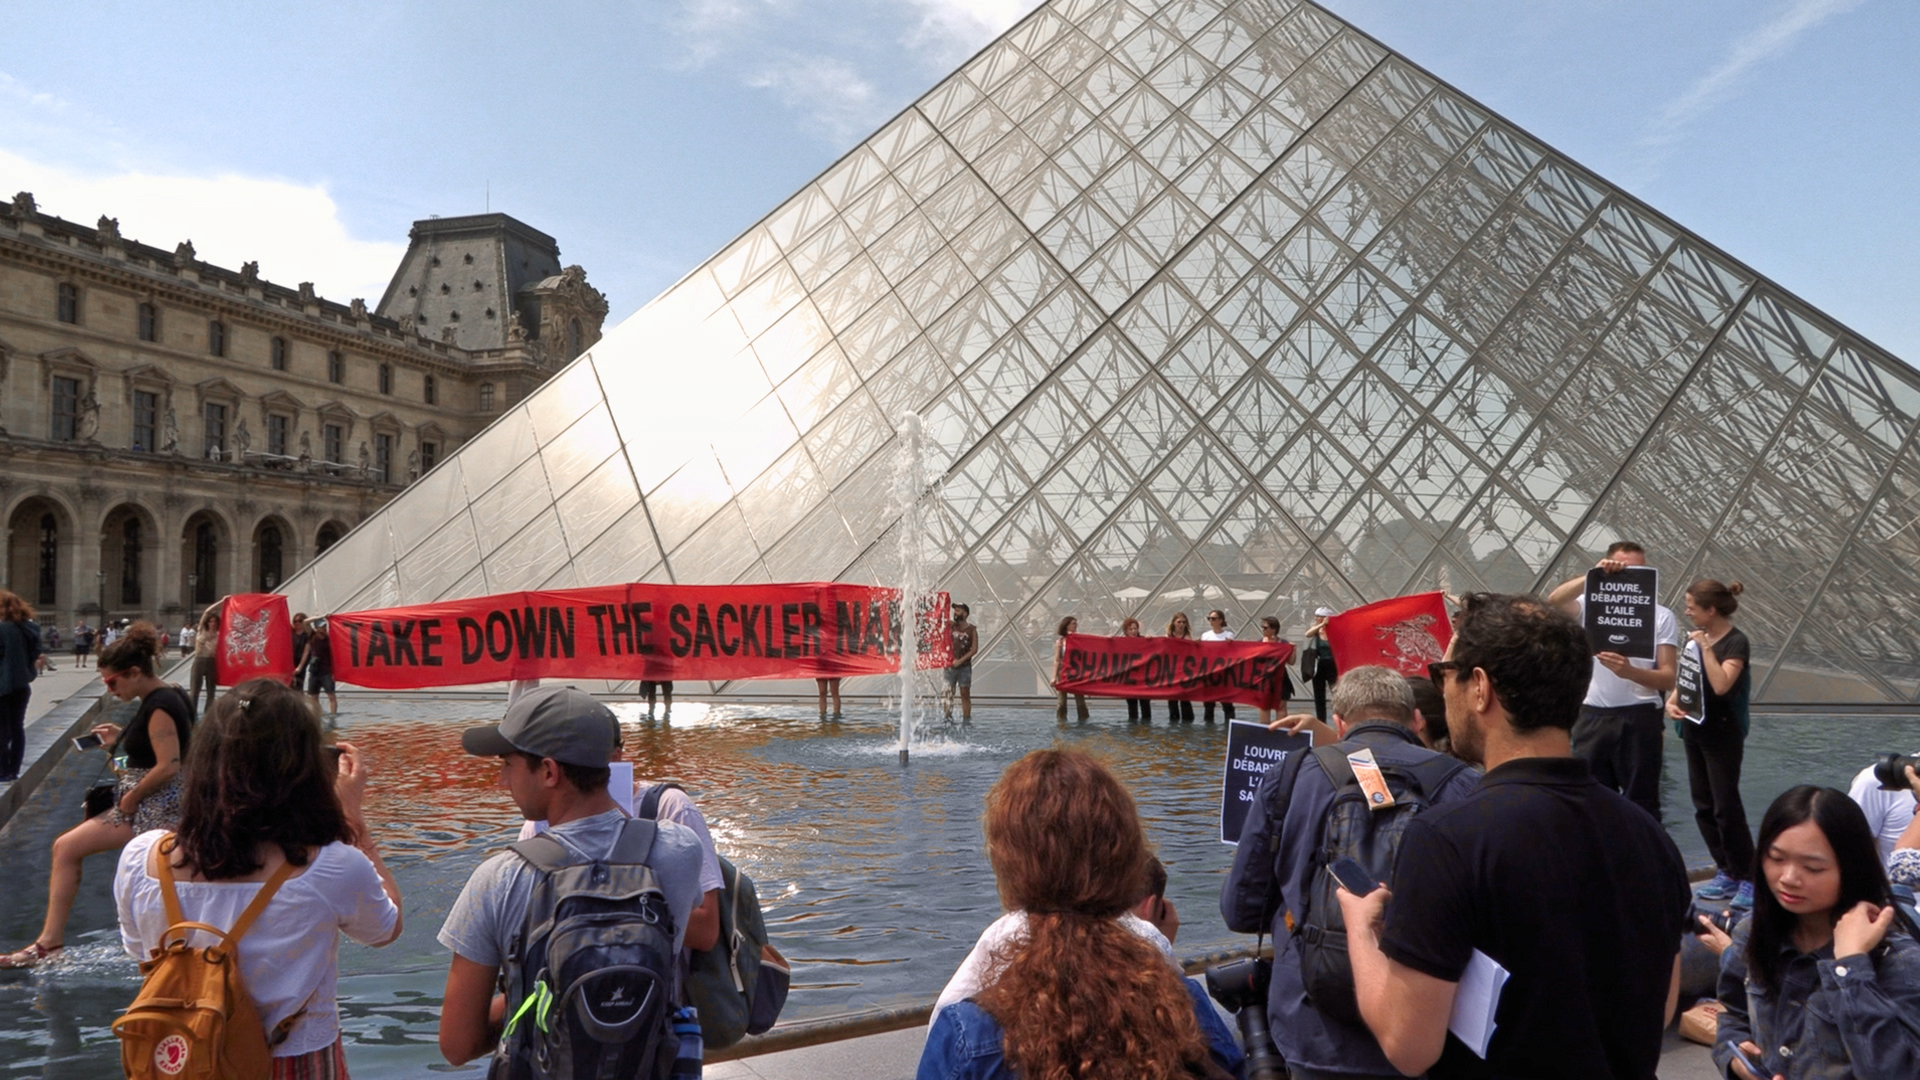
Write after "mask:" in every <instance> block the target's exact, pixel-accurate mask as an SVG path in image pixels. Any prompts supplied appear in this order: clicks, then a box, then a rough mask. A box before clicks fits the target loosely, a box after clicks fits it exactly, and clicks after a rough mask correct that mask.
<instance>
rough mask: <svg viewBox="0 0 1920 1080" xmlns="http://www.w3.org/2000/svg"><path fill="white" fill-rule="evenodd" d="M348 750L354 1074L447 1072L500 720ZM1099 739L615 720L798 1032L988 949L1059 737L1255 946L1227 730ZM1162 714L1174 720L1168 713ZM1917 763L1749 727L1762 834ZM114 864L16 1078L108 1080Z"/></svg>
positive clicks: (9, 1011) (1048, 719) (38, 801)
mask: <svg viewBox="0 0 1920 1080" xmlns="http://www.w3.org/2000/svg"><path fill="white" fill-rule="evenodd" d="M343 704H345V705H346V706H347V710H348V711H347V712H346V713H344V714H343V715H342V716H341V725H340V726H341V733H342V735H343V737H345V738H349V739H351V740H353V741H354V742H355V743H356V744H358V745H359V746H361V747H362V748H363V749H364V750H365V751H366V752H367V754H368V756H369V758H370V760H371V763H372V767H373V769H374V770H375V777H374V784H373V788H372V791H371V796H370V801H369V808H368V809H369V817H370V819H371V820H372V821H373V823H374V828H375V829H376V830H378V833H379V836H380V839H381V842H382V846H383V850H384V851H385V852H386V855H387V858H388V861H389V862H390V863H391V865H392V867H393V870H394V873H395V875H396V877H397V878H398V879H399V883H400V888H401V890H402V892H403V894H404V896H405V898H406V930H405V933H404V934H403V935H402V936H401V938H400V940H399V941H397V942H395V943H394V944H393V945H390V946H388V947H387V948H385V949H377V950H376V949H366V948H362V947H360V946H358V945H354V944H352V943H346V944H343V945H342V947H341V951H340V968H341V980H340V992H341V995H342V1001H341V1016H342V1021H343V1023H344V1025H345V1028H346V1037H347V1041H348V1050H347V1054H348V1059H349V1063H350V1066H351V1069H352V1072H353V1075H354V1076H355V1077H356V1078H362V1080H364V1078H369V1077H398V1076H416V1075H419V1073H420V1072H421V1071H422V1070H424V1069H428V1068H433V1069H434V1071H436V1072H444V1073H450V1074H453V1075H459V1076H476V1077H477V1076H481V1075H483V1074H484V1070H483V1069H482V1068H481V1067H480V1066H478V1065H476V1066H471V1067H468V1068H466V1069H451V1068H448V1067H447V1066H445V1065H444V1064H441V1063H440V1057H439V1053H438V1051H437V1050H436V1048H435V1045H434V1038H435V1025H436V1023H437V1019H438V1014H439V1001H440V993H441V989H442V986H443V984H444V981H445V977H446V967H447V954H446V953H445V951H444V950H442V949H441V948H440V946H439V945H438V943H437V942H435V940H434V935H435V933H436V932H437V931H438V930H439V927H440V923H441V920H442V919H443V918H444V917H445V915H446V911H447V907H448V905H449V904H450V903H451V902H452V900H453V898H454V896H455V895H456V894H457V893H458V892H459V890H460V886H461V885H462V884H463V883H464V882H465V881H466V878H467V875H468V874H469V873H470V872H471V871H472V870H473V868H474V867H475V866H476V865H478V864H479V862H480V861H481V860H482V859H483V858H485V857H486V856H487V855H488V854H489V853H491V852H493V851H496V850H498V849H500V848H501V847H502V846H503V845H504V844H505V843H507V842H508V841H509V840H510V839H511V838H512V836H513V834H514V832H515V830H516V829H517V828H518V825H519V821H518V817H517V815H516V814H515V812H514V810H513V805H512V803H511V802H510V801H509V800H508V798H507V795H506V793H505V792H504V791H500V790H497V789H496V788H494V786H493V780H494V775H495V772H496V769H495V768H494V767H493V765H492V763H490V762H488V761H482V760H479V759H476V758H470V757H468V756H466V755H465V754H462V753H461V752H460V750H459V744H458V735H459V730H460V728H461V727H463V726H464V725H467V724H472V723H480V722H486V721H491V720H496V719H498V717H499V714H500V710H501V704H500V702H499V701H498V700H496V699H486V698H480V697H474V696H429V695H424V694H422V695H390V696H385V697H380V698H368V697H362V696H360V695H350V696H348V698H347V700H346V701H345V702H343ZM1094 706H1095V714H1094V719H1093V721H1092V722H1091V723H1088V724H1082V725H1069V726H1065V727H1062V726H1059V725H1057V724H1056V723H1055V722H1054V720H1053V716H1052V713H1051V711H1050V710H1047V709H1040V708H1010V707H1000V708H983V709H980V710H978V711H977V713H976V715H975V719H974V723H973V725H972V726H971V727H970V728H966V729H964V730H959V731H956V732H954V733H953V735H952V736H951V737H950V738H948V739H946V740H944V741H941V742H938V743H936V744H934V745H929V746H924V747H921V748H918V749H916V750H915V752H914V756H913V763H912V765H910V766H908V767H907V768H904V769H903V768H901V767H900V766H899V764H898V762H897V757H896V745H897V743H896V740H897V734H896V729H895V724H896V722H897V713H895V712H892V711H889V710H888V709H886V708H883V707H882V706H880V705H871V706H864V707H863V706H855V707H854V708H853V709H852V711H851V712H850V714H849V718H848V719H847V720H845V721H843V722H840V723H832V724H822V723H820V722H819V721H818V720H817V719H816V718H815V715H814V712H813V710H812V708H811V707H801V706H785V707H781V706H738V705H727V706H714V707H707V706H704V705H702V704H700V703H698V702H688V701H682V702H680V703H678V705H677V707H676V708H675V710H674V714H673V720H672V722H671V723H662V722H659V721H649V720H646V719H645V718H644V717H643V715H642V710H641V708H640V707H638V706H635V705H631V704H626V703H619V704H616V706H615V708H616V711H618V712H619V714H620V715H621V717H622V720H623V722H624V726H625V730H626V749H627V756H628V757H629V758H630V759H632V760H633V761H635V762H636V770H637V771H638V773H639V774H640V775H642V776H653V777H673V778H677V779H679V780H681V781H682V782H683V783H685V785H686V786H687V787H688V789H689V790H690V791H691V792H692V793H693V794H694V797H695V798H696V799H697V800H698V801H699V803H700V805H701V808H702V809H703V810H704V811H705V813H706V814H707V817H708V820H709V822H710V823H711V824H712V826H713V833H714V837H715V839H716V841H717V842H718V843H719V845H720V847H721V848H722V850H723V851H725V852H726V853H727V854H728V855H729V856H730V857H731V858H732V859H733V860H734V861H735V862H737V863H739V864H740V866H741V867H742V868H743V869H744V870H745V871H746V872H747V873H749V874H750V875H752V876H753V878H754V879H755V881H756V882H757V883H758V885H759V888H760V896H761V899H762V903H763V905H764V907H765V909H766V914H767V922H768V924H769V926H770V928H771V930H772V932H773V935H774V938H775V943H776V944H777V945H778V946H779V948H780V949H781V951H783V952H784V953H786V954H787V956H788V957H790V958H792V960H793V961H794V988H793V995H792V997H791V998H790V1000H789V1002H788V1005H787V1012H786V1014H785V1017H786V1018H788V1019H793V1018H806V1017H814V1016H823V1015H829V1014H834V1013H842V1012H849V1011H855V1010H859V1009H863V1008H868V1007H872V1006H879V1005H899V1004H908V1003H914V1002H919V1001H924V1000H929V999H931V998H932V997H933V995H934V994H935V993H937V992H938V990H939V988H940V986H941V985H942V984H943V983H944V982H945V981H946V979H947V976H948V975H949V974H951V973H952V971H953V969H954V967H955V965H957V964H958V963H959V961H960V958H961V957H962V956H963V955H964V954H965V952H966V950H967V948H968V947H969V946H970V945H971V944H972V942H973V939H974V937H975V936H976V935H977V934H978V933H979V931H980V930H981V928H983V927H984V926H985V925H986V924H987V923H988V922H990V921H992V920H993V919H994V918H995V917H996V916H997V915H998V914H999V903H998V900H997V899H996V897H995V894H994V888H993V879H992V874H991V872H990V871H989V869H988V867H987V862H986V856H985V854H984V852H983V851H982V842H981V834H980V824H979V819H980V811H981V800H982V796H983V795H984V794H985V792H986V790H987V788H988V787H989V786H990V785H991V784H992V783H993V781H994V779H995V778H996V777H998V776H999V774H1000V772H1001V770H1003V769H1004V768H1005V767H1006V766H1007V764H1008V763H1009V762H1011V761H1013V760H1014V759H1015V758H1016V757H1018V756H1019V755H1021V754H1023V753H1025V752H1026V751H1028V750H1030V749H1033V748H1035V747H1041V746H1046V745H1049V744H1051V743H1053V742H1054V741H1056V740H1059V741H1062V742H1066V743H1070V744H1074V745H1078V746H1082V747H1085V748H1087V749H1090V750H1093V751H1094V752H1096V753H1098V754H1100V755H1101V756H1103V757H1104V758H1106V759H1107V760H1108V761H1110V762H1111V763H1112V764H1113V765H1114V767H1115V768H1116V769H1117V770H1118V771H1119V772H1120V774H1121V775H1122V776H1123V777H1124V778H1125V779H1126V780H1127V782H1128V783H1129V784H1130V785H1131V786H1132V788H1133V791H1134V793H1135V796H1136V797H1137V798H1138V800H1139V802H1140V806H1141V810H1142V813H1143V814H1144V816H1145V818H1146V821H1147V828H1148V832H1149V834H1150V836H1151V839H1152V840H1153V842H1154V844H1155V845H1156V847H1157V849H1158V851H1159V853H1160V857H1161V858H1162V860H1164V861H1165V862H1166V864H1167V867H1168V869H1169V872H1170V879H1171V880H1170V885H1169V889H1168V895H1169V897H1170V898H1171V899H1172V900H1173V901H1174V903H1175V904H1176V905H1177V907H1178V909H1179V912H1180V915H1181V918H1182V920H1183V923H1182V927H1181V930H1180V934H1179V938H1178V942H1177V948H1178V949H1179V950H1180V951H1181V952H1183V953H1194V952H1201V951H1205V950H1207V949H1210V948H1217V947H1222V946H1228V945H1234V944H1240V943H1243V942H1248V941H1249V940H1250V939H1247V938H1243V937H1241V936H1239V935H1234V934H1230V933H1228V932H1227V931H1226V930H1225V929H1224V928H1223V927H1221V925H1220V920H1219V915H1218V903H1217V897H1218V890H1219V885H1220V880H1221V877H1222V875H1224V874H1225V872H1226V869H1227V867H1228V865H1229V863H1230V861H1231V849H1229V848H1227V847H1225V846H1223V845H1221V844H1220V843H1218V842H1217V840H1216V836H1217V831H1218V829H1217V814H1218V809H1219V790H1220V789H1219V784H1220V770H1221V765H1222V760H1223V757H1224V755H1225V750H1226V735H1225V729H1224V725H1216V726H1208V725H1206V724H1203V723H1195V724H1193V725H1191V726H1181V727H1168V726H1167V725H1166V723H1165V722H1164V720H1162V721H1159V722H1156V723H1155V724H1154V725H1153V726H1151V727H1140V726H1129V725H1128V724H1127V723H1126V718H1125V712H1124V709H1123V707H1122V706H1121V705H1120V703H1118V702H1095V703H1094ZM1162 715H1164V712H1163V713H1162ZM1916 748H1920V719H1916V718H1899V719H1889V718H1884V717H1872V718H1869V717H1838V718H1835V717H1818V718H1815V717H1804V716H1802V717H1766V716H1762V717H1756V718H1755V721H1754V731H1753V736H1752V739H1751V741H1750V744H1749V750H1748V756H1747V762H1748V765H1747V775H1746V778H1745V783H1744V785H1743V787H1744V789H1745V791H1746V794H1747V805H1748V810H1749V814H1750V816H1751V817H1752V818H1753V819H1754V820H1755V821H1756V822H1757V821H1758V820H1759V816H1760V812H1761V810H1762V809H1764V807H1765V805H1766V802H1767V801H1768V800H1770V799H1771V798H1772V797H1773V796H1774V795H1775V794H1777V793H1778V792H1779V791H1780V790H1782V789H1783V788H1785V787H1787V786H1788V785H1790V784H1793V783H1799V782H1803V781H1812V782H1817V783H1825V784H1832V785H1835V786H1839V787H1843V788H1844V787H1845V786H1846V785H1847V783H1848V782H1849V780H1850V779H1851V778H1852V776H1853V774H1854V773H1855V772H1856V771H1858V770H1859V768H1860V767H1861V766H1862V765H1864V764H1865V763H1866V761H1867V760H1868V758H1869V756H1870V755H1871V753H1872V752H1873V751H1874V750H1877V749H1899V750H1902V751H1910V750H1913V749H1916ZM1667 749H1668V754H1667V775H1666V778H1665V782H1664V795H1665V801H1666V806H1667V808H1668V811H1667V821H1668V827H1669V829H1670V830H1671V831H1672V833H1673V834H1674V837H1675V839H1676V840H1677V841H1678V842H1679V844H1680V847H1681V850H1682V851H1683V852H1685V853H1686V855H1687V857H1688V861H1689V863H1692V864H1698V863H1702V862H1704V861H1705V858H1706V856H1705V851H1704V848H1703V846H1702V845H1701V843H1700V838H1699V835H1698V833H1697V832H1696V831H1695V830H1694V827H1693V822H1692V811H1691V807H1690V805H1689V804H1688V802H1687V796H1686V777H1685V765H1684V763H1683V760H1682V758H1681V755H1680V749H1679V745H1678V743H1677V742H1676V741H1675V740H1671V739H1670V740H1668V748H1667ZM101 759H102V755H97V754H92V755H83V754H69V755H68V756H67V757H66V759H64V760H63V761H62V763H61V765H60V766H59V768H58V769H57V770H56V772H55V774H54V776H53V777H52V778H51V779H50V780H49V781H48V782H47V783H46V784H45V785H44V786H43V787H42V788H41V789H40V791H39V792H38V793H37V794H36V796H35V799H34V803H33V805H32V806H30V807H29V808H28V809H27V810H25V811H23V812H22V814H21V815H19V816H18V817H17V818H16V819H15V821H14V822H13V823H12V824H10V825H9V826H8V828H7V829H5V830H4V831H0V872H4V873H5V875H6V880H7V882H8V887H7V888H6V889H4V890H0V943H4V944H7V945H8V947H12V946H14V945H17V944H20V943H24V942H25V941H26V940H28V939H29V937H30V936H31V935H32V934H33V933H34V932H35V930H36V929H37V928H38V925H39V921H40V913H41V910H42V904H43V903H44V898H45V894H46V876H47V866H46V852H47V847H48V844H49V843H51V841H52V839H53V837H54V836H56V835H58V833H59V832H60V831H61V830H62V829H64V828H66V827H68V826H70V825H71V824H73V823H74V822H75V821H77V820H78V818H79V805H80V798H81V795H82V793H83V792H84V791H85V789H86V787H87V786H88V784H89V783H91V782H92V781H93V780H94V778H95V777H96V776H98V774H99V771H100V768H101V767H102V766H103V764H104V763H103V761H102V760H101ZM112 871H113V861H112V856H108V855H103V856H97V857H96V858H95V859H93V860H92V861H90V862H89V863H88V864H87V867H86V873H87V877H86V880H85V883H84V885H83V887H82V892H81V897H80V902H79V904H78V905H77V906H76V909H75V913H74V918H73V922H72V924H71V926H70V928H69V932H68V937H67V941H68V949H67V957H66V958H65V959H64V960H62V961H61V962H60V963H59V964H58V965H56V966H54V967H52V968H50V969H48V970H45V971H40V972H34V973H31V974H28V973H12V972H9V973H4V974H0V1077H24V1076H45V1077H72V1078H88V1080H91V1078H94V1077H99V1076H110V1075H115V1074H116V1071H117V1068H118V1045H117V1043H116V1042H115V1040H114V1038H113V1035H112V1033H111V1031H110V1030H109V1025H110V1024H111V1023H112V1020H113V1017H114V1016H115V1015H116V1014H117V1013H118V1011H119V1010H120V1009H121V1008H123V1007H124V1006H125V1004H126V1002H127V1001H129V1000H130V999H131V998H132V995H133V992H134V988H135V985H136V982H137V973H136V970H135V967H134V963H133V961H132V960H130V959H128V958H127V957H126V955H125V954H124V953H123V952H122V951H121V949H120V945H119V937H118V932H117V931H116V930H115V928H114V914H113V901H112V895H111V892H110V889H109V884H110V878H111V875H112Z"/></svg>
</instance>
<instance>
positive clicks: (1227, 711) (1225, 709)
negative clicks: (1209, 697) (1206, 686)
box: [1206, 701, 1233, 724]
mask: <svg viewBox="0 0 1920 1080" xmlns="http://www.w3.org/2000/svg"><path fill="white" fill-rule="evenodd" d="M1206 706H1207V707H1206V715H1207V723H1209V724H1211V723H1213V702H1211V701H1209V702H1207V703H1206ZM1220 711H1221V713H1222V714H1223V715H1225V716H1226V718H1227V723H1229V724H1231V723H1233V702H1231V701H1223V702H1221V703H1220Z"/></svg>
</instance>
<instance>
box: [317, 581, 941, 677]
mask: <svg viewBox="0 0 1920 1080" xmlns="http://www.w3.org/2000/svg"><path fill="white" fill-rule="evenodd" d="M899 598H900V593H899V591H898V590H896V589H878V588H873V587H871V586H866V585H844V584H833V583H814V584H805V585H646V584H634V585H607V586H601V587H597V588H591V589H564V590H555V591H551V592H519V593H502V594H499V595H496V596H482V597H475V598H473V599H469V600H449V601H446V602H444V603H438V604H420V605H416V606H413V607H401V608H386V609H384V610H380V611H355V612H346V613H342V614H335V615H330V616H328V617H327V639H328V643H329V644H330V645H332V647H333V672H334V677H335V678H336V679H338V680H339V681H340V682H343V683H352V684H353V685H355V686H367V687H374V688H378V689H406V688H411V687H421V686H460V685H465V684H471V683H487V682H505V681H507V680H510V679H621V680H624V679H648V680H652V681H658V682H666V681H676V680H682V679H693V680H699V679H705V680H711V681H714V682H721V681H726V680H731V679H811V678H837V677H840V676H846V675H877V674H883V673H888V672H896V671H898V670H899V669H900V660H899V654H900V648H901V645H900V599H899ZM919 606H920V611H919V618H920V622H919V632H918V640H919V642H920V645H919V649H918V655H917V656H916V658H915V664H914V666H915V667H916V668H920V669H928V668H944V667H946V666H947V662H948V660H949V659H950V658H951V656H952V646H953V622H952V619H951V617H950V615H949V610H950V608H949V606H948V598H947V594H946V593H936V594H933V595H932V596H930V597H927V598H925V599H924V600H922V602H921V604H920V605H919ZM283 610H284V605H283Z"/></svg>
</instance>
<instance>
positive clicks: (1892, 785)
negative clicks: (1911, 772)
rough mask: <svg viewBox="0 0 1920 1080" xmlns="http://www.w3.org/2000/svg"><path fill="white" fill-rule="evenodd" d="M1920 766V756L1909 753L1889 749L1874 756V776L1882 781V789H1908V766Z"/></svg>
mask: <svg viewBox="0 0 1920 1080" xmlns="http://www.w3.org/2000/svg"><path fill="white" fill-rule="evenodd" d="M1909 765H1913V766H1916V767H1920V758H1914V757H1911V756H1909V755H1907V754H1896V753H1893V752H1891V751H1888V752H1887V753H1884V754H1875V755H1874V756H1873V778H1874V779H1875V780H1878V781H1879V782H1880V790H1881V791H1907V790H1909V785H1908V784H1907V766H1909Z"/></svg>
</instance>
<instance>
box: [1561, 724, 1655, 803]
mask: <svg viewBox="0 0 1920 1080" xmlns="http://www.w3.org/2000/svg"><path fill="white" fill-rule="evenodd" d="M1665 735H1666V711H1665V710H1664V709H1662V708H1661V707H1660V706H1659V705H1658V704H1657V703H1654V702H1648V703H1647V704H1645V705H1628V706H1626V707H1624V708H1618V709H1602V708H1596V707H1595V706H1592V705H1582V706H1580V719H1578V720H1575V721H1574V722H1573V756H1574V757H1577V758H1583V759H1585V761H1586V763H1587V765H1588V766H1589V767H1591V768H1592V769H1593V778H1594V779H1595V780H1598V781H1600V783H1601V784H1603V785H1605V786H1607V787H1610V788H1612V789H1614V790H1615V791H1618V792H1619V793H1620V794H1622V795H1625V796H1626V797H1627V798H1628V799H1630V800H1632V801H1633V803H1634V804H1635V805H1637V806H1639V807H1640V808H1641V809H1642V810H1645V811H1646V812H1647V813H1649V814H1652V815H1653V820H1655V821H1659V820H1660V740H1661V739H1662V738H1663V737H1665Z"/></svg>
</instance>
